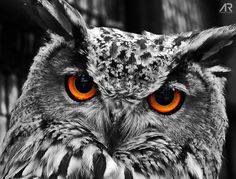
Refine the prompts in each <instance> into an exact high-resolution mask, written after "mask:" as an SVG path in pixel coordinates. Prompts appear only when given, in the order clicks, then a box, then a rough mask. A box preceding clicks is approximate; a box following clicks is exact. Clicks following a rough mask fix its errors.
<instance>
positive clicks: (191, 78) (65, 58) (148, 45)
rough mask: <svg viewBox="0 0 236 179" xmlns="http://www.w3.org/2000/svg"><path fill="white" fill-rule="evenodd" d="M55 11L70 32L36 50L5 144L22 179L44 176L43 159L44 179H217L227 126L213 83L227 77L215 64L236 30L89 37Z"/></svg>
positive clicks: (102, 31) (72, 14) (73, 17)
mask: <svg viewBox="0 0 236 179" xmlns="http://www.w3.org/2000/svg"><path fill="white" fill-rule="evenodd" d="M40 2H41V1H40ZM55 2H56V1H55ZM59 2H60V3H62V5H63V7H64V9H65V14H66V16H67V17H68V20H69V22H70V25H71V26H73V29H74V30H73V31H70V29H69V30H68V25H66V26H65V27H64V31H67V32H68V33H67V35H62V34H63V33H64V31H63V33H62V32H61V31H59V32H57V31H55V32H54V33H52V34H51V36H50V37H51V41H50V42H48V43H47V44H46V45H45V46H44V47H42V48H41V49H40V50H39V53H38V55H37V56H36V57H35V59H34V63H33V65H32V66H31V69H30V73H29V76H28V79H27V81H26V83H25V85H24V87H23V93H22V95H21V97H20V99H19V100H18V102H17V104H16V107H15V109H14V110H13V113H12V120H11V126H12V131H11V134H10V135H11V136H12V137H15V138H16V137H18V138H20V139H21V140H22V141H23V142H24V143H25V145H22V143H20V144H19V146H21V148H20V150H19V152H21V153H23V154H21V158H22V155H24V157H26V156H27V157H26V158H27V159H29V162H28V163H27V162H26V164H25V167H26V168H24V169H22V170H23V172H22V176H26V174H27V172H28V171H32V173H34V172H36V170H33V169H32V168H37V167H39V168H40V167H41V168H40V169H42V171H44V169H45V168H42V165H39V164H36V163H35V161H41V160H42V161H43V164H45V167H47V166H50V167H51V168H52V169H51V170H50V169H47V170H46V169H45V172H42V174H40V175H41V176H44V178H47V177H49V176H52V174H54V173H53V172H55V171H57V175H58V176H59V174H61V173H63V176H64V177H65V178H66V177H68V176H72V174H73V176H75V178H76V177H78V176H81V177H82V178H83V177H84V178H85V176H86V177H88V178H93V177H95V176H96V177H97V176H99V177H100V178H119V177H120V178H122V176H123V177H124V178H129V177H131V176H132V177H133V178H138V177H141V176H142V177H146V178H148V177H157V176H159V177H163V178H168V177H171V176H172V177H173V176H174V177H177V178H179V177H180V178H181V177H182V178H183V177H187V178H188V177H189V178H191V177H196V178H203V177H209V178H212V177H213V178H214V177H216V176H217V175H218V173H219V169H220V164H221V157H220V156H221V152H222V146H223V143H224V138H225V130H226V128H227V125H228V123H227V116H226V113H225V99H224V96H223V89H224V83H225V78H224V77H222V76H218V75H217V74H218V73H221V74H222V73H224V72H226V71H227V69H226V68H223V67H221V66H219V65H220V61H217V62H216V63H214V64H212V63H211V62H212V58H213V57H214V55H217V53H218V51H219V50H221V49H222V48H223V47H225V46H228V45H230V44H231V42H232V38H233V37H234V35H235V33H236V31H235V26H228V27H222V28H215V29H209V30H206V31H202V32H188V33H182V34H176V35H168V36H167V35H155V34H152V33H149V32H145V33H143V34H142V35H140V34H133V33H128V32H124V31H120V30H117V29H112V28H92V29H88V28H87V27H86V25H85V23H84V21H83V19H82V18H81V16H80V15H79V13H78V12H77V11H76V10H75V9H73V8H72V7H70V6H69V5H68V4H67V3H65V2H64V1H59ZM51 3H53V2H51ZM57 3H58V2H57ZM41 5H42V6H43V7H44V8H45V7H46V8H47V6H48V4H46V5H45V4H43V3H41ZM49 5H50V3H49ZM57 5H58V4H57ZM50 15H51V16H52V17H54V18H58V16H54V15H53V14H50ZM57 20H58V21H59V23H60V19H57ZM60 24H62V25H63V23H60ZM51 29H53V28H51ZM16 128H18V129H19V131H20V132H16V131H15V129H16ZM23 134H24V135H23ZM15 143H16V144H17V142H15ZM16 144H15V145H16ZM11 145H12V144H11V142H8V144H6V145H5V146H8V148H10V149H11V151H14V150H13V149H14V147H13V146H11ZM22 146H23V147H22ZM30 146H31V147H30ZM32 146H37V147H32ZM29 148H30V149H32V150H30V152H31V153H30V154H29V151H28V150H29ZM10 149H9V150H10ZM49 149H50V150H49ZM98 150H99V151H100V154H99V156H100V158H98V157H97V156H98V154H97V153H96V152H97V151H98ZM5 151H6V149H5ZM65 151H66V152H65ZM16 155H17V153H16V154H15V153H14V154H12V156H13V158H17V157H16ZM19 155H20V154H19ZM39 156H40V157H39ZM63 156H64V157H63ZM24 157H23V158H24ZM60 157H61V158H60ZM5 160H6V159H5ZM8 160H9V162H8V164H7V167H9V166H13V165H14V161H11V160H10V159H8ZM79 160H81V161H80V164H78V163H79ZM209 161H211V162H209ZM77 162H78V163H77ZM32 163H33V164H32ZM58 163H59V164H60V163H63V165H62V164H60V165H59V164H58ZM30 164H31V168H30V167H28V166H29V165H30ZM32 166H34V167H32ZM80 166H81V167H80ZM7 167H5V170H6V171H7V170H8V169H7ZM14 167H15V166H14ZM27 167H28V168H27ZM63 167H64V168H63ZM100 167H101V168H100ZM55 168H56V169H55ZM65 168H66V169H65ZM26 169H27V170H26ZM58 169H61V170H60V171H59V170H58ZM54 170H55V171H54ZM65 170H66V172H65ZM75 171H76V172H77V174H78V176H77V175H75ZM60 172H61V173H60ZM14 174H16V173H14ZM35 175H36V174H35ZM37 175H38V174H37ZM61 175H62V174H61ZM9 176H13V175H9ZM99 177H98V178H99Z"/></svg>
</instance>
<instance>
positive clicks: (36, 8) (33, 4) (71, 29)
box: [23, 0, 87, 41]
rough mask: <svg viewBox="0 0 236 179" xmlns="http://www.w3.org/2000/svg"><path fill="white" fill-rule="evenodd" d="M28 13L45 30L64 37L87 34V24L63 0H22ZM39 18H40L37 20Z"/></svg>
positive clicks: (74, 37)
mask: <svg viewBox="0 0 236 179" xmlns="http://www.w3.org/2000/svg"><path fill="white" fill-rule="evenodd" d="M23 1H25V4H26V5H27V6H28V10H29V11H30V14H32V15H33V17H34V19H35V21H37V22H39V24H40V26H41V27H42V28H44V29H45V30H50V31H52V32H53V33H56V34H58V35H61V36H63V37H65V38H73V39H76V37H79V40H80V41H82V40H84V38H85V37H86V36H87V26H86V23H85V21H84V19H83V17H82V16H81V15H80V13H79V12H78V11H77V10H76V9H75V8H73V7H72V6H71V5H70V4H69V3H67V2H66V1H65V0H34V1H33V0H23ZM39 19H40V20H39Z"/></svg>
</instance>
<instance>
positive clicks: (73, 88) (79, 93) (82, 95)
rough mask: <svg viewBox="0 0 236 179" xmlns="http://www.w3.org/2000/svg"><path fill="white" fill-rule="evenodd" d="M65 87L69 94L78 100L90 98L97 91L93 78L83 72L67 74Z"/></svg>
mask: <svg viewBox="0 0 236 179" xmlns="http://www.w3.org/2000/svg"><path fill="white" fill-rule="evenodd" d="M66 89H67V91H68V94H69V96H70V97H71V98H72V99H75V100H78V101H85V100H88V99H91V98H92V97H94V96H95V94H96V92H97V88H96V85H95V84H94V82H93V79H92V78H91V77H90V76H88V75H85V74H82V75H80V76H77V75H71V76H69V77H68V78H67V80H66Z"/></svg>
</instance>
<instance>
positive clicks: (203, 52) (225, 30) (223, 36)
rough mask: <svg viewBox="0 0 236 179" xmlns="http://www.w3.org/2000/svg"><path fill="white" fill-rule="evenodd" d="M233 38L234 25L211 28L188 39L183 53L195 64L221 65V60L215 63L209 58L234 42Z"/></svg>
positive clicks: (235, 29)
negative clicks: (195, 62)
mask: <svg viewBox="0 0 236 179" xmlns="http://www.w3.org/2000/svg"><path fill="white" fill-rule="evenodd" d="M235 37H236V25H230V26H224V27H220V28H212V29H208V30H205V31H202V32H198V33H197V34H196V35H194V36H193V37H192V38H190V39H189V43H188V47H186V49H185V53H186V54H188V55H189V56H190V57H191V58H193V59H194V60H195V61H197V62H204V63H208V62H209V64H214V65H219V64H221V63H220V59H221V58H218V59H217V61H216V60H214V59H212V58H211V57H213V56H215V55H217V54H219V52H220V51H221V50H222V49H223V48H225V47H228V46H230V45H232V44H233V42H234V41H235ZM215 59H216V58H215ZM224 60H225V59H224ZM215 62H216V63H215Z"/></svg>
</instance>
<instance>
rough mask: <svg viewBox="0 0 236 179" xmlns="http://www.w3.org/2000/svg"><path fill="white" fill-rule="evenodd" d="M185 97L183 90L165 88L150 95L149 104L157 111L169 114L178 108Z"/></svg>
mask: <svg viewBox="0 0 236 179" xmlns="http://www.w3.org/2000/svg"><path fill="white" fill-rule="evenodd" d="M183 99H184V94H183V93H182V92H181V91H179V90H177V89H174V90H173V89H170V88H164V89H161V90H158V91H156V92H155V93H153V94H152V95H150V96H149V104H150V106H151V107H152V108H153V109H155V110H156V111H158V112H160V113H165V114H167V113H172V112H175V111H176V110H178V109H179V108H180V107H181V105H182V102H183Z"/></svg>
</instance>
